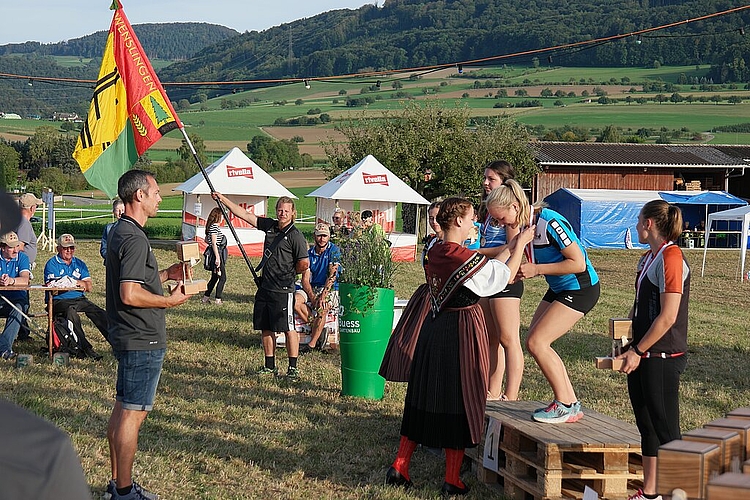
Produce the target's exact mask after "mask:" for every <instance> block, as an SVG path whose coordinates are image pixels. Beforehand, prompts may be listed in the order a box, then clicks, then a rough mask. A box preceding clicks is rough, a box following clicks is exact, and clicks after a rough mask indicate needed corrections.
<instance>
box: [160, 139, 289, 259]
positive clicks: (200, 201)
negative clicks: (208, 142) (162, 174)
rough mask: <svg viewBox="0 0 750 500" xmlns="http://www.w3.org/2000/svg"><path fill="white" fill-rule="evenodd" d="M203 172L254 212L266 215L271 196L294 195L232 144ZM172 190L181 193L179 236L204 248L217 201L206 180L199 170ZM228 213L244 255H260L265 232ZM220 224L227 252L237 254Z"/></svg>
mask: <svg viewBox="0 0 750 500" xmlns="http://www.w3.org/2000/svg"><path fill="white" fill-rule="evenodd" d="M206 173H207V174H208V177H209V179H211V183H212V184H213V187H214V189H215V190H216V191H218V192H220V193H221V194H223V195H225V196H226V197H227V198H229V199H230V200H232V201H233V202H235V203H237V204H238V205H240V206H241V207H244V208H245V209H246V210H247V211H248V212H253V213H255V214H256V215H258V216H265V215H266V213H267V208H268V207H267V204H268V198H269V197H270V196H274V197H280V196H288V197H290V198H296V196H294V195H293V194H292V193H291V192H290V191H289V190H288V189H286V188H285V187H284V186H282V185H281V184H280V183H279V181H277V180H276V179H274V178H273V177H271V176H270V175H269V174H268V173H267V172H266V171H265V170H263V169H262V168H260V167H259V166H258V165H257V164H256V163H255V162H253V160H251V159H250V158H248V157H247V156H246V155H245V154H244V153H243V152H242V151H241V150H240V149H239V148H232V149H231V150H230V151H229V152H227V154H225V155H224V156H222V157H221V158H220V159H218V160H217V161H215V162H214V163H212V164H211V165H209V166H208V167H206ZM174 191H182V192H183V193H184V196H183V203H182V239H183V240H196V241H198V242H199V243H200V246H201V249H203V248H204V246H205V235H206V227H205V226H206V217H208V214H209V213H210V212H211V210H212V209H213V208H214V207H215V206H216V202H215V201H213V200H212V199H211V196H210V194H211V190H210V189H209V187H208V183H207V182H206V179H205V178H204V177H203V174H201V173H200V172H199V173H197V174H195V175H194V176H192V177H191V178H190V179H188V180H186V181H185V182H183V183H182V184H180V185H179V186H177V187H176V188H174ZM201 196H203V198H201ZM229 217H230V219H231V221H232V225H233V226H234V228H235V230H236V232H237V236H239V238H240V241H241V242H242V246H243V247H244V248H245V252H246V253H247V255H248V256H250V257H259V256H261V255H263V241H264V238H265V233H263V232H262V231H258V230H257V229H255V228H253V227H252V226H251V225H250V224H248V223H247V222H245V221H244V220H242V219H239V218H237V217H235V216H234V215H232V214H231V213H230V214H229ZM221 226H222V227H221V230H222V232H223V233H224V235H225V236H226V237H227V244H228V245H229V246H228V250H229V253H230V255H240V249H239V248H238V246H237V242H236V241H235V240H234V237H233V236H232V234H231V232H230V230H229V228H228V227H227V226H226V222H225V221H222V222H221Z"/></svg>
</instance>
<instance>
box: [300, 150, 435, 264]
mask: <svg viewBox="0 0 750 500" xmlns="http://www.w3.org/2000/svg"><path fill="white" fill-rule="evenodd" d="M307 196H312V197H315V198H317V200H316V201H317V208H316V216H317V219H318V221H321V222H328V223H330V222H331V217H332V216H333V212H334V210H335V209H336V207H339V208H342V209H343V210H344V212H346V215H347V225H348V226H351V225H352V220H353V215H354V213H355V212H354V202H355V201H359V202H360V203H359V210H360V211H363V210H372V214H373V218H374V219H375V222H377V223H378V224H380V225H381V226H382V227H383V229H384V230H385V232H386V233H387V234H388V239H389V240H390V241H391V253H392V254H393V260H396V261H413V260H414V259H415V258H416V252H417V235H416V234H410V233H398V232H396V231H395V229H396V205H397V204H398V203H413V204H416V205H429V204H430V202H429V201H427V200H426V199H424V197H422V195H420V194H419V193H418V192H416V191H415V190H413V189H412V188H411V187H409V185H408V184H406V183H405V182H404V181H402V180H401V179H400V178H399V177H398V176H396V175H395V174H394V173H393V172H391V171H390V170H388V169H387V168H385V166H384V165H383V164H382V163H380V162H379V161H378V160H377V158H375V157H374V156H372V155H367V156H365V157H364V158H363V159H362V160H361V161H360V162H359V163H357V164H356V165H354V166H353V167H351V168H350V169H348V170H347V171H345V172H343V173H341V174H339V175H338V176H336V177H335V178H334V179H332V180H330V181H328V182H327V183H326V184H324V185H322V186H321V187H319V188H318V189H316V190H315V191H313V192H312V193H310V194H308V195H307ZM417 219H418V217H417Z"/></svg>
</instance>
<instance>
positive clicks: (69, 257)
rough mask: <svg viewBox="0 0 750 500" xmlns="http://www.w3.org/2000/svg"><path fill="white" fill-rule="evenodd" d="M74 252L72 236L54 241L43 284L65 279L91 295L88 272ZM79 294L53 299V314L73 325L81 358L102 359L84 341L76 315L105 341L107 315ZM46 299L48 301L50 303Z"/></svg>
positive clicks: (45, 268)
mask: <svg viewBox="0 0 750 500" xmlns="http://www.w3.org/2000/svg"><path fill="white" fill-rule="evenodd" d="M75 251H76V241H75V239H74V238H73V235H72V234H63V235H61V236H60V237H59V238H58V239H57V255H55V256H54V257H52V258H51V259H50V260H48V261H47V264H45V266H44V282H45V284H47V285H53V286H54V282H55V281H57V280H60V279H61V278H66V277H67V278H68V279H71V280H72V281H73V282H75V284H76V285H78V286H79V287H81V288H83V292H90V291H91V289H92V287H93V283H92V280H91V275H90V274H89V268H88V267H87V266H86V263H85V262H83V261H82V260H81V259H79V258H77V257H75V256H74V255H73V254H74V253H75ZM83 292H82V291H80V290H68V291H65V292H63V293H60V294H57V295H53V296H52V312H53V313H54V314H55V315H61V316H64V317H65V318H67V320H68V321H69V322H70V323H72V324H73V331H74V333H75V334H76V335H77V336H78V339H79V343H80V345H81V349H82V351H83V354H84V355H86V356H88V357H90V358H94V359H97V360H98V359H101V358H102V356H101V355H100V354H98V353H97V352H96V351H95V350H94V349H93V348H92V347H91V344H90V343H89V341H88V340H86V334H85V333H84V332H83V327H82V326H81V318H80V317H79V316H78V313H84V314H86V316H87V317H88V318H89V319H90V320H91V321H92V322H93V323H94V325H96V327H97V328H98V329H99V331H100V332H102V335H103V336H104V338H105V339H107V313H106V311H104V309H102V308H101V307H99V306H97V305H96V304H94V303H93V302H91V301H90V300H89V299H88V298H86V296H85V295H84V293H83ZM49 299H50V297H49V295H48V296H47V300H49Z"/></svg>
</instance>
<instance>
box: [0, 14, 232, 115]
mask: <svg viewBox="0 0 750 500" xmlns="http://www.w3.org/2000/svg"><path fill="white" fill-rule="evenodd" d="M133 29H134V30H135V32H136V34H137V35H138V39H139V40H140V41H141V44H142V45H143V49H144V50H145V51H146V53H147V54H148V55H149V57H150V58H151V59H167V60H179V59H186V58H189V57H191V56H192V55H193V54H195V53H196V52H198V51H200V50H201V49H203V48H205V47H206V46H208V45H211V44H214V43H216V42H217V41H221V40H224V39H227V38H231V37H234V36H237V35H238V33H237V32H236V31H235V30H233V29H230V28H226V27H224V26H218V25H215V24H207V23H174V24H136V25H134V26H133ZM107 33H108V31H97V32H96V33H93V34H91V35H86V36H84V37H81V38H76V39H74V40H68V41H66V42H60V43H50V44H40V43H39V42H26V43H20V44H19V43H17V44H8V45H2V46H0V73H7V74H13V75H28V76H31V77H34V76H39V77H56V78H68V79H82V80H95V79H96V77H97V75H98V73H99V66H100V64H101V56H102V52H103V51H104V44H105V41H106V38H107ZM54 56H69V57H72V58H74V59H80V60H81V61H80V63H79V64H75V65H71V66H63V65H61V64H60V63H59V62H58V60H57V59H55V57H54ZM89 59H90V60H89ZM90 99H91V85H86V84H75V83H70V84H65V85H62V86H61V85H59V84H54V85H53V84H49V83H44V82H43V81H40V80H34V79H33V78H32V79H30V80H16V79H0V111H3V112H14V113H18V114H20V115H22V116H29V115H38V116H42V117H47V116H51V115H52V113H54V112H55V111H61V112H67V113H78V114H79V115H81V116H85V114H86V112H87V110H88V105H89V104H88V103H89V101H90Z"/></svg>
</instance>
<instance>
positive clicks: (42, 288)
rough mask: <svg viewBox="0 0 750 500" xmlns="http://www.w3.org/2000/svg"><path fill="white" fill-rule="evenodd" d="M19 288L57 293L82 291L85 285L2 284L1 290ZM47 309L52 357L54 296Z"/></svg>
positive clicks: (48, 337)
mask: <svg viewBox="0 0 750 500" xmlns="http://www.w3.org/2000/svg"><path fill="white" fill-rule="evenodd" d="M19 290H20V291H26V292H33V291H42V292H50V293H51V294H52V295H57V294H58V293H61V292H69V291H71V290H79V291H81V292H82V291H83V287H80V286H73V287H59V286H46V285H26V286H20V285H13V286H0V292H11V291H19ZM0 300H2V299H0ZM46 310H47V349H48V352H49V357H50V358H51V357H52V322H53V319H54V313H53V301H52V298H50V300H49V301H48V302H47V307H46ZM27 314H28V313H27Z"/></svg>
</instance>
